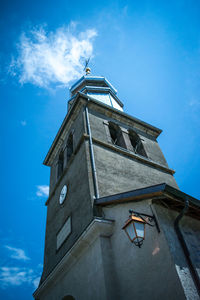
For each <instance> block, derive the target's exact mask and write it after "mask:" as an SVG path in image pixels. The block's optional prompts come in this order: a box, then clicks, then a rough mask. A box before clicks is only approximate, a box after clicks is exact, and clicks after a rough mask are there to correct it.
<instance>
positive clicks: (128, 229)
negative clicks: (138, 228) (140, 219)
mask: <svg viewBox="0 0 200 300" xmlns="http://www.w3.org/2000/svg"><path fill="white" fill-rule="evenodd" d="M126 232H127V233H128V235H129V237H130V239H131V240H133V239H134V238H135V230H134V228H133V223H132V222H131V223H129V224H128V226H127V227H126Z"/></svg>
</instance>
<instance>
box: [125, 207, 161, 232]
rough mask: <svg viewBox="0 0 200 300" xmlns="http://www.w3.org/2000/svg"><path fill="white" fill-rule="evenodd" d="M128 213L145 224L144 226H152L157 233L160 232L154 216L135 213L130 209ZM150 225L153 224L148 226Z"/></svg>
mask: <svg viewBox="0 0 200 300" xmlns="http://www.w3.org/2000/svg"><path fill="white" fill-rule="evenodd" d="M129 213H130V214H131V215H133V216H135V217H139V218H141V219H142V220H143V221H144V222H145V224H147V225H149V226H152V227H156V228H157V230H158V232H160V228H159V225H158V221H157V219H156V216H155V215H154V214H153V216H151V215H147V214H143V213H139V212H137V211H135V210H132V209H129ZM144 217H146V218H144ZM147 220H148V221H147ZM150 223H153V224H150Z"/></svg>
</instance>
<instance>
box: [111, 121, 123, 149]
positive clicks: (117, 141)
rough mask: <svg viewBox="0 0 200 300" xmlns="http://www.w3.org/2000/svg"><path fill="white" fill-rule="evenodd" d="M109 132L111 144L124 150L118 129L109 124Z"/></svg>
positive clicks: (120, 132) (114, 125)
mask: <svg viewBox="0 0 200 300" xmlns="http://www.w3.org/2000/svg"><path fill="white" fill-rule="evenodd" d="M109 131H110V137H111V141H112V143H113V144H114V145H117V146H120V147H123V148H126V145H125V142H124V138H123V135H122V131H121V129H120V127H119V126H118V125H116V124H113V123H109Z"/></svg>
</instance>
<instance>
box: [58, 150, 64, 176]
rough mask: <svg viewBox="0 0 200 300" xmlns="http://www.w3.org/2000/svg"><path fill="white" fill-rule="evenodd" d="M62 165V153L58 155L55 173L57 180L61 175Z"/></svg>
mask: <svg viewBox="0 0 200 300" xmlns="http://www.w3.org/2000/svg"><path fill="white" fill-rule="evenodd" d="M63 165H64V155H63V152H61V153H60V155H59V158H58V171H57V179H58V178H59V177H60V176H61V175H62V172H63Z"/></svg>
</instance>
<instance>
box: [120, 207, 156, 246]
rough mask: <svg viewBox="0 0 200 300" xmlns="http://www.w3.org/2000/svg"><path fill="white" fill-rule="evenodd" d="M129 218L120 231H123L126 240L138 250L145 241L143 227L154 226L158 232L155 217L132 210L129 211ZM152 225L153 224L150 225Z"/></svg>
mask: <svg viewBox="0 0 200 300" xmlns="http://www.w3.org/2000/svg"><path fill="white" fill-rule="evenodd" d="M129 213H130V216H129V219H128V220H127V221H126V223H125V225H124V226H123V227H122V229H124V230H125V232H126V234H127V235H128V238H129V239H130V241H131V242H132V243H134V244H135V245H136V246H138V247H139V248H140V247H141V246H142V244H143V241H144V239H145V225H146V224H147V225H149V226H156V228H157V230H158V232H160V229H159V226H158V223H157V220H156V217H155V216H154V215H153V216H150V215H147V214H142V213H138V212H136V211H133V210H129ZM150 223H153V224H150Z"/></svg>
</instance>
